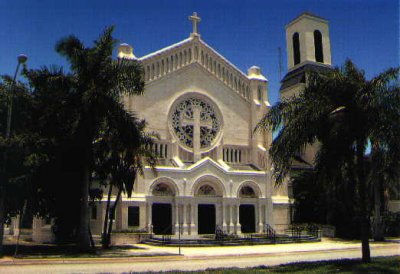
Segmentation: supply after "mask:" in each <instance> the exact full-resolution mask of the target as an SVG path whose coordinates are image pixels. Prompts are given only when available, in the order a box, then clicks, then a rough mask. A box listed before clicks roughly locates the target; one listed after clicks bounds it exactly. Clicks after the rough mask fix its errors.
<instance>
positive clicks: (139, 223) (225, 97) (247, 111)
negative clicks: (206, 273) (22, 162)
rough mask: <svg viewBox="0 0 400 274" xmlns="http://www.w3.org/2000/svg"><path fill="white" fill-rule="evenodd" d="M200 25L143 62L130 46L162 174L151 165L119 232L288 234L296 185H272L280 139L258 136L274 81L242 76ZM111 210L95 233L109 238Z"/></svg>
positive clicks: (133, 105) (120, 215)
mask: <svg viewBox="0 0 400 274" xmlns="http://www.w3.org/2000/svg"><path fill="white" fill-rule="evenodd" d="M190 19H191V20H192V21H193V32H192V33H191V35H190V37H189V38H187V39H185V40H183V41H181V42H179V43H176V44H174V45H171V46H169V47H166V48H164V49H161V50H159V51H156V52H154V53H151V54H148V55H146V56H143V57H140V58H137V57H135V55H134V54H133V49H132V47H130V46H129V45H127V44H123V45H121V47H120V50H119V54H118V56H119V57H120V58H131V59H137V60H139V61H140V62H141V63H142V65H143V68H144V71H145V81H146V87H145V92H144V95H143V96H133V97H127V98H125V99H124V102H125V105H126V107H127V109H128V110H130V111H133V112H135V113H136V114H137V115H139V117H140V118H143V119H145V120H146V121H147V123H148V127H147V129H148V130H149V131H152V132H157V133H158V134H159V137H160V138H159V140H157V141H156V143H155V144H154V146H153V148H152V149H154V151H155V152H156V153H157V154H158V156H159V164H158V166H157V167H156V173H154V172H153V171H152V170H151V169H150V168H149V167H146V168H145V170H144V176H142V177H140V178H139V179H138V180H137V182H136V184H135V187H134V193H133V195H132V197H131V198H128V197H123V198H122V203H121V204H120V207H119V208H118V210H117V211H118V212H117V218H116V229H117V230H127V229H147V231H152V232H153V233H155V234H177V233H178V231H179V227H181V234H183V235H187V237H190V236H196V235H198V234H212V233H214V231H215V229H216V226H219V227H221V228H222V230H224V231H225V232H227V233H234V234H240V233H242V232H263V231H264V228H265V225H266V224H268V225H271V226H273V227H275V228H276V229H277V230H281V231H283V230H284V229H285V228H286V227H287V225H288V222H289V201H290V199H289V198H288V191H287V186H286V185H284V186H282V187H281V188H275V187H274V186H273V183H272V180H271V172H270V162H269V159H268V153H267V151H268V149H269V147H270V144H271V141H272V134H271V133H270V132H268V133H259V134H254V133H253V130H254V128H255V126H256V124H257V122H258V121H259V120H260V119H261V117H262V116H263V115H264V114H265V113H266V112H267V111H268V108H269V102H268V81H267V79H266V78H265V77H264V76H263V75H262V74H261V70H260V68H258V67H256V66H253V67H251V68H250V69H249V70H248V73H247V74H245V73H243V72H241V71H240V70H239V69H238V68H237V67H235V66H234V65H233V64H231V63H230V62H229V61H228V60H226V59H225V58H224V57H223V56H222V55H220V54H219V53H218V52H217V51H215V50H214V49H213V48H211V47H210V46H209V45H208V44H206V43H205V42H204V41H203V40H202V39H201V37H200V34H199V33H198V26H197V24H198V22H199V21H197V20H200V19H199V18H198V17H197V15H193V16H191V17H190ZM104 204H105V203H104V202H102V203H101V204H100V205H98V209H97V214H98V217H99V218H97V220H92V223H91V224H92V227H93V228H92V230H93V233H100V232H101V224H102V217H100V216H104V214H103V213H104V210H105V205H104ZM129 208H131V209H129ZM129 211H131V212H134V211H135V212H136V213H134V214H133V213H132V214H133V215H134V216H133V215H130V213H129ZM155 215H156V216H155ZM129 218H131V219H132V218H135V219H136V221H134V222H133V221H130V220H128V219H129ZM159 219H163V220H162V221H160V220H159ZM132 224H134V226H132Z"/></svg>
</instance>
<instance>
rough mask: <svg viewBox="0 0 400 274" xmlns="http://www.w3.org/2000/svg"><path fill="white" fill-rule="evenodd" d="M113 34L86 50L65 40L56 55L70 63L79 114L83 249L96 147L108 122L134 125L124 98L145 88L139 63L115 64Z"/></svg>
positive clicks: (76, 140)
mask: <svg viewBox="0 0 400 274" xmlns="http://www.w3.org/2000/svg"><path fill="white" fill-rule="evenodd" d="M112 32H113V27H109V28H107V29H106V30H105V31H104V33H103V34H102V35H101V36H100V37H99V38H98V39H97V40H96V41H94V45H93V46H92V47H85V46H84V44H83V43H82V42H81V41H80V40H79V39H78V38H77V37H75V36H68V37H66V38H63V39H61V40H60V41H59V42H58V43H57V45H56V50H57V52H58V53H60V54H61V55H62V56H64V57H66V59H67V60H68V61H69V63H70V70H71V75H72V77H73V79H74V84H73V89H74V91H75V100H74V102H75V103H76V109H77V110H78V113H79V115H78V117H77V120H76V128H75V130H74V134H73V135H74V136H73V150H72V151H74V152H75V159H76V162H77V169H78V173H79V182H80V184H79V185H80V188H81V192H80V205H81V208H80V218H79V220H80V221H79V230H78V235H77V244H78V246H79V247H80V248H81V249H88V248H89V247H90V240H89V231H88V229H89V218H88V217H89V216H88V214H89V213H88V210H89V208H88V197H89V185H90V180H91V175H92V171H93V144H94V142H95V140H96V138H97V137H98V135H99V132H100V130H101V126H102V125H103V123H104V121H105V120H106V119H108V120H113V121H118V124H123V123H125V124H134V123H135V122H134V120H133V119H132V117H131V115H129V113H127V111H126V110H125V108H124V106H123V104H122V100H121V96H123V95H133V94H135V95H136V94H141V93H142V92H143V88H144V81H143V77H142V73H143V71H142V68H141V66H140V64H139V63H138V62H136V61H127V60H123V59H122V60H118V61H115V60H113V58H112V52H113V50H114V47H115V45H116V43H117V41H116V40H115V39H114V38H113V37H112ZM133 126H134V125H133ZM120 130H122V129H120Z"/></svg>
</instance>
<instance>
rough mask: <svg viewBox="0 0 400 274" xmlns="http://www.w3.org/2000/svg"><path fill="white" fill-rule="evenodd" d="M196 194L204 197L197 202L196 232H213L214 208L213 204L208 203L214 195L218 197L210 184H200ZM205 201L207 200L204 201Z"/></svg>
mask: <svg viewBox="0 0 400 274" xmlns="http://www.w3.org/2000/svg"><path fill="white" fill-rule="evenodd" d="M196 196H199V197H204V201H205V202H204V203H199V204H198V206H197V224H198V234H214V233H215V228H216V209H215V204H214V203H210V202H211V201H212V200H213V199H212V198H214V197H220V196H222V195H220V194H219V193H217V191H216V189H215V188H214V186H212V184H209V183H204V184H202V185H201V186H200V187H199V188H198V190H197V192H196ZM206 201H207V202H206Z"/></svg>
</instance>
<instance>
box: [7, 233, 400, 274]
mask: <svg viewBox="0 0 400 274" xmlns="http://www.w3.org/2000/svg"><path fill="white" fill-rule="evenodd" d="M141 247H143V248H145V249H144V250H142V252H143V251H145V253H146V254H147V255H149V254H152V253H153V254H165V256H155V257H136V258H112V259H104V258H103V259H97V258H95V259H65V260H62V259H50V260H16V261H12V260H11V259H7V258H6V259H3V260H2V261H1V263H0V273H23V274H30V273H122V272H131V271H134V272H140V271H155V272H158V271H167V270H202V269H206V268H219V267H253V266H259V265H270V266H271V265H279V264H283V263H289V262H298V261H318V260H329V259H342V258H360V256H361V251H360V244H359V243H355V242H342V241H341V242H335V241H329V240H324V241H323V242H320V243H305V244H285V245H263V246H241V247H206V248H182V250H181V251H182V254H183V256H177V255H173V254H174V253H175V254H176V253H177V252H178V248H175V247H174V248H170V247H149V246H144V245H141ZM133 252H138V251H137V250H135V251H133ZM371 253H372V256H375V257H376V256H393V255H400V244H399V243H377V244H375V243H372V244H371ZM166 254H171V255H166ZM137 255H139V254H137Z"/></svg>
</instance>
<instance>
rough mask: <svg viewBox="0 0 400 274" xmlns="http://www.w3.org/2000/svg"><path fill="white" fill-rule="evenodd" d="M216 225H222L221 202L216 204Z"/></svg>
mask: <svg viewBox="0 0 400 274" xmlns="http://www.w3.org/2000/svg"><path fill="white" fill-rule="evenodd" d="M215 225H216V226H217V225H218V226H219V227H221V225H222V219H221V204H215ZM221 228H222V227H221Z"/></svg>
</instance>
